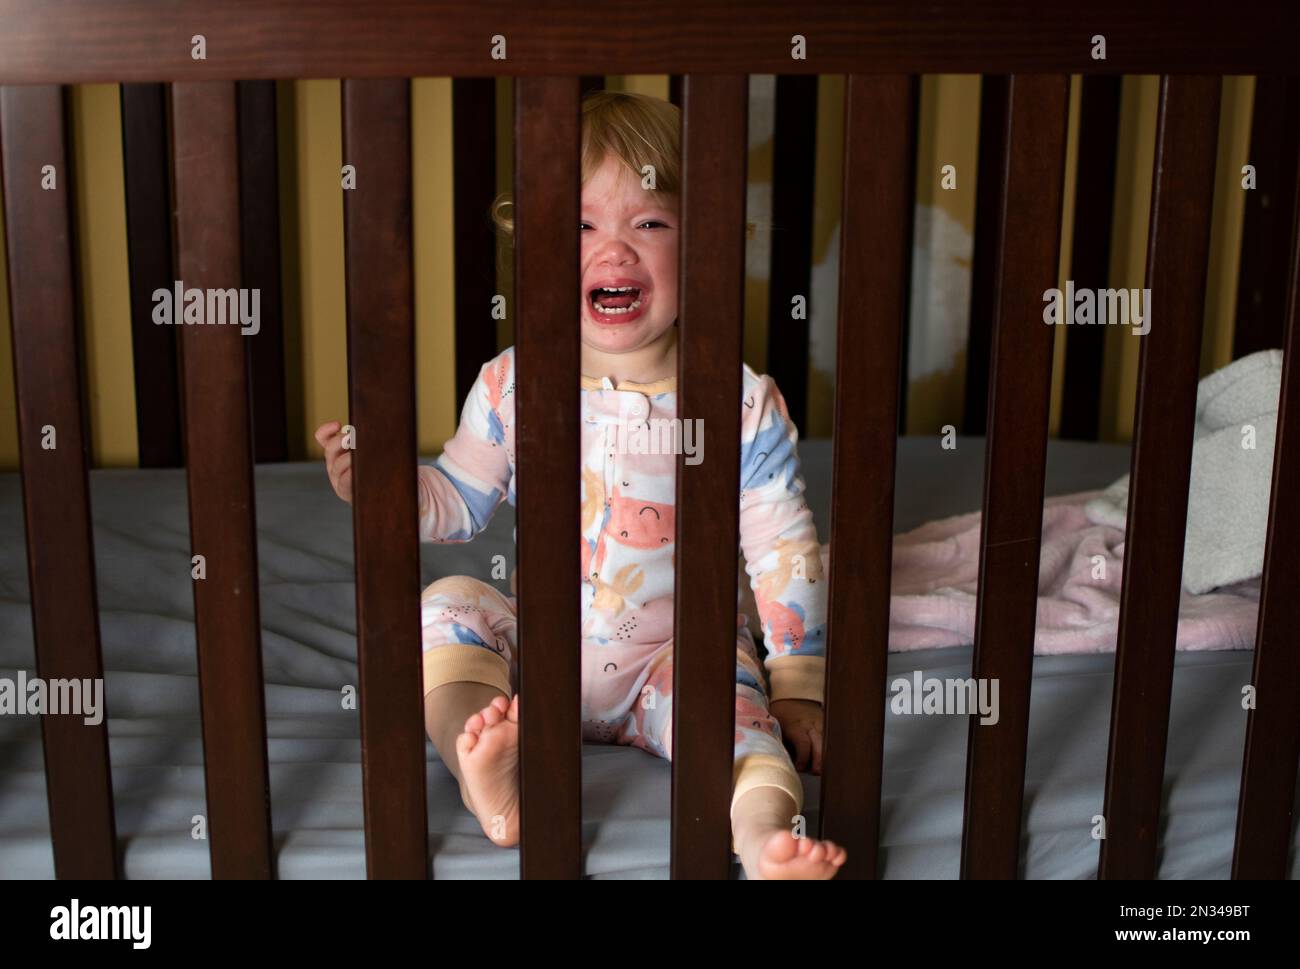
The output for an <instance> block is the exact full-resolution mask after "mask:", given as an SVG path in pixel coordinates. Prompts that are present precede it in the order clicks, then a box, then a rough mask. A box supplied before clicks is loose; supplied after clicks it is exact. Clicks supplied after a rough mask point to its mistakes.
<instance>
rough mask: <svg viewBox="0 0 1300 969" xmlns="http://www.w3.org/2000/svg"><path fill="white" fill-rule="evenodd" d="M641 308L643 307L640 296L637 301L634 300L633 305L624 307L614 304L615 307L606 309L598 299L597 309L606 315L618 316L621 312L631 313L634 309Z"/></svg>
mask: <svg viewBox="0 0 1300 969" xmlns="http://www.w3.org/2000/svg"><path fill="white" fill-rule="evenodd" d="M640 308H641V298H640V297H637V299H636V302H634V303H633V304H632V305H631V306H624V307H617V306H614V307H610V308H609V309H606V308H605V307H604V306H603V305H602V304H601V302H600V301H599V300H596V309H598V310H600V311H601V312H602V313H603V314H605V315H606V316H618V315H619V314H620V313H631V312H632V311H633V310H636V309H640Z"/></svg>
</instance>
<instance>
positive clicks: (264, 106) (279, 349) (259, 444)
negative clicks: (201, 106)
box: [238, 81, 289, 461]
mask: <svg viewBox="0 0 1300 969" xmlns="http://www.w3.org/2000/svg"><path fill="white" fill-rule="evenodd" d="M238 94H239V210H240V211H239V228H240V250H239V251H240V260H241V264H242V272H243V279H244V283H243V284H244V286H246V287H248V288H250V289H256V290H258V291H259V293H260V296H259V305H260V309H261V313H260V329H259V330H258V332H257V334H256V335H250V336H248V337H247V340H248V358H249V367H250V370H249V374H250V379H251V381H252V389H253V404H252V406H253V455H254V460H256V461H287V460H288V459H289V423H288V420H287V418H286V416H285V399H284V394H285V372H284V313H283V309H282V303H281V300H280V172H279V150H278V149H277V147H276V140H277V139H276V118H275V113H276V112H275V82H274V81H240V82H239V85H238Z"/></svg>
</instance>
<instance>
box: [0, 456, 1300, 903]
mask: <svg viewBox="0 0 1300 969" xmlns="http://www.w3.org/2000/svg"><path fill="white" fill-rule="evenodd" d="M983 445H984V442H983V439H982V438H962V439H958V446H957V448H956V450H955V451H943V450H941V449H940V448H939V447H938V445H937V442H936V439H934V438H924V439H922V438H903V439H901V440H900V442H899V469H898V485H897V500H896V511H895V529H896V531H904V530H908V529H911V528H913V527H915V526H917V525H919V524H921V523H922V522H924V521H927V520H929V519H932V518H937V517H942V516H946V515H951V514H958V513H961V512H967V511H972V510H976V509H977V508H978V507H979V502H980V491H981V487H982V482H983V461H984V451H983ZM800 450H801V454H802V457H803V462H804V469H805V476H806V478H807V482H808V498H809V502H810V504H811V505H812V507H813V509H814V512H815V514H816V516H817V522H818V526H819V529H820V531H821V538H822V540H823V541H825V540H827V539H828V538H829V500H830V485H831V481H830V467H831V448H830V442H829V441H825V440H812V441H806V442H804V443H803V444H801V446H800ZM1128 461H1129V449H1128V447H1127V446H1116V445H1100V444H1081V443H1074V442H1057V441H1053V442H1051V443H1050V444H1049V448H1048V471H1047V493H1048V494H1049V495H1052V494H1062V493H1068V492H1072V491H1082V490H1087V489H1094V488H1102V487H1105V486H1106V485H1108V484H1109V483H1110V482H1111V481H1113V480H1114V479H1115V478H1117V477H1118V476H1119V475H1121V474H1123V473H1124V472H1125V471H1126V470H1127V469H1128ZM256 489H257V524H258V562H259V567H260V577H261V617H262V623H263V632H262V642H263V664H264V674H265V681H266V709H267V735H268V745H269V757H270V781H271V801H272V815H273V818H272V822H273V829H274V837H275V853H276V861H277V873H278V876H279V877H281V878H362V877H364V876H365V850H364V838H363V813H362V788H361V762H360V741H359V728H358V720H357V717H356V714H355V712H353V711H345V710H342V709H340V701H339V696H340V689H341V687H342V686H343V685H345V684H355V683H356V682H357V669H356V642H355V598H354V595H355V593H354V586H353V575H352V528H351V516H350V509H349V508H348V506H346V505H344V504H343V503H342V502H340V501H338V499H336V498H335V497H334V495H333V492H332V491H331V490H330V488H329V485H328V483H327V481H326V478H325V473H324V470H323V466H322V465H321V464H320V463H318V462H310V463H302V464H294V463H291V464H280V465H262V466H258V468H257V469H256ZM91 494H92V506H93V514H94V521H95V556H96V565H97V580H98V593H99V607H100V630H101V641H102V646H103V653H104V666H105V670H106V674H105V676H106V706H107V711H108V725H109V744H110V757H111V761H112V770H113V793H114V799H115V805H116V816H117V830H118V836H119V842H120V850H121V854H122V864H123V872H124V874H125V876H126V877H127V878H207V877H209V876H210V873H211V872H210V866H209V855H208V843H207V842H206V841H203V840H196V839H194V838H193V837H191V830H192V826H193V822H192V819H193V818H194V816H195V815H199V814H203V813H204V810H205V807H204V805H205V800H204V776H203V756H202V745H201V741H200V727H199V721H198V718H197V712H198V681H197V678H196V657H195V644H194V629H193V625H192V617H193V598H192V590H191V580H190V577H189V573H190V550H189V536H188V513H187V505H186V493H185V477H184V472H183V471H179V470H170V469H168V470H102V471H94V472H92V473H91ZM513 524H514V515H513V510H512V509H511V508H510V507H509V506H504V507H503V508H501V509H500V511H499V512H498V513H497V515H496V517H495V518H494V519H493V521H492V522H491V523H490V525H489V527H488V528H487V529H486V531H485V532H484V533H483V534H482V535H480V536H479V537H478V538H477V539H475V540H474V541H473V542H472V543H468V544H462V545H423V546H421V569H422V579H423V582H425V583H428V582H432V581H433V580H434V579H436V578H438V577H440V576H443V575H454V574H473V575H479V576H484V575H487V574H489V569H488V564H487V563H489V562H490V561H491V557H492V556H493V555H495V554H498V553H499V554H502V555H505V556H506V559H507V561H513V543H512V539H511V534H512V532H511V529H512V527H513ZM499 584H500V585H501V586H502V587H503V588H504V587H505V583H504V581H503V582H501V583H499ZM33 657H34V652H33V644H32V634H31V614H30V609H29V605H28V584H27V566H26V557H25V542H24V531H23V523H22V509H21V491H20V483H19V479H18V476H17V475H16V474H7V475H0V676H5V677H15V676H16V675H17V670H19V669H26V670H28V671H34V659H33ZM970 662H971V648H970V647H969V646H967V647H952V648H948V649H935V650H924V651H917V652H909V653H897V654H892V655H891V656H890V658H889V670H890V675H891V678H892V677H893V676H895V675H899V676H907V677H910V676H911V675H912V671H913V670H918V669H919V670H922V671H924V675H926V676H935V677H940V678H943V677H949V676H953V677H957V676H963V677H964V676H967V675H969V672H970ZM1250 662H1251V654H1250V653H1249V652H1244V651H1238V652H1209V653H1179V654H1178V655H1177V659H1176V669H1175V675H1174V687H1173V698H1172V716H1171V730H1170V738H1169V750H1168V755H1167V759H1166V792H1167V793H1166V805H1165V811H1166V814H1167V817H1166V819H1165V820H1164V822H1163V825H1162V832H1161V853H1160V860H1159V875H1160V877H1163V878H1226V877H1227V876H1228V874H1229V866H1230V863H1231V856H1232V845H1233V835H1234V825H1235V817H1236V805H1237V788H1238V784H1239V782H1240V771H1241V755H1242V747H1243V743H1244V737H1245V722H1246V715H1245V712H1244V711H1243V710H1242V709H1241V707H1240V702H1239V698H1240V688H1241V685H1242V684H1244V683H1247V682H1249V680H1250V671H1251V667H1250ZM1113 670H1114V657H1113V654H1103V655H1087V656H1040V657H1036V658H1035V661H1034V686H1033V700H1032V704H1031V710H1030V730H1029V756H1028V766H1027V776H1026V789H1025V821H1024V826H1025V836H1024V845H1023V851H1022V861H1023V870H1022V874H1023V875H1024V876H1025V877H1028V878H1086V877H1093V876H1094V875H1095V873H1096V866H1097V857H1098V842H1097V841H1095V840H1093V838H1092V837H1091V831H1092V829H1093V822H1092V818H1093V816H1094V815H1096V814H1100V813H1101V807H1102V795H1103V783H1104V774H1105V765H1106V752H1107V732H1108V729H1109V718H1110V703H1111V691H1112V684H1113ZM967 729H968V728H967V720H966V719H965V718H962V717H951V716H949V717H943V716H923V715H920V716H903V715H894V714H889V715H887V716H886V731H885V771H884V791H883V812H882V819H881V841H882V845H881V872H882V874H883V876H884V877H886V878H952V877H956V876H957V874H958V869H959V852H960V844H961V824H962V810H963V797H964V791H963V784H964V777H965V770H964V763H965V755H966V743H967ZM426 750H427V754H428V816H429V855H430V859H431V870H432V873H433V875H434V876H435V877H443V878H445V877H464V878H514V877H517V876H518V870H519V869H518V865H519V854H518V851H517V849H501V848H497V847H495V846H494V845H492V844H491V843H490V842H488V841H487V839H486V838H485V837H483V835H482V833H481V832H480V831H479V829H478V825H477V823H476V822H475V821H474V819H473V818H472V817H471V816H470V815H469V814H468V812H466V811H465V809H464V807H463V806H462V805H461V803H460V797H459V793H458V791H457V785H456V783H455V781H454V779H453V778H452V777H451V775H450V774H449V773H448V772H447V770H446V769H445V768H444V767H443V765H442V764H441V762H440V761H439V759H438V756H437V753H436V751H435V750H434V748H433V745H432V744H427V745H426ZM582 770H583V819H584V823H583V838H584V846H585V848H584V871H585V872H586V874H587V875H588V876H589V877H593V878H663V877H667V874H668V844H669V838H668V836H669V822H668V817H669V792H670V786H669V778H670V768H669V765H668V764H667V763H666V762H664V761H662V760H659V759H658V758H655V757H653V756H650V755H649V754H646V753H644V752H642V751H640V750H636V749H632V748H626V747H610V746H603V745H596V744H588V745H586V746H585V747H584V750H583V761H582ZM804 784H805V788H806V791H807V803H806V806H805V813H806V814H808V816H809V818H810V821H812V822H813V823H815V819H816V809H817V796H818V778H816V777H814V776H812V775H807V774H806V775H804ZM813 830H815V829H813ZM53 874H54V868H53V857H52V853H51V846H50V837H49V825H48V817H47V805H46V793H45V779H44V768H43V760H42V752H41V743H40V727H39V723H38V721H37V720H36V718H34V717H27V716H5V717H0V877H4V878H51V877H53ZM1291 875H1292V877H1295V875H1296V871H1295V868H1294V867H1293V868H1292V870H1291Z"/></svg>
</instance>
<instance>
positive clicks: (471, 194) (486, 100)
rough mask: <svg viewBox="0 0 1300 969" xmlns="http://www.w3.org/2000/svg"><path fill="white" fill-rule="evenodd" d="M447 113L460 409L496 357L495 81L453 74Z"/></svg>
mask: <svg viewBox="0 0 1300 969" xmlns="http://www.w3.org/2000/svg"><path fill="white" fill-rule="evenodd" d="M451 112H452V114H451V117H452V122H451V124H452V172H453V175H452V177H453V179H454V180H455V192H454V196H455V203H454V206H453V208H454V212H453V217H454V228H453V231H454V232H455V235H456V239H455V246H456V248H455V260H456V287H455V288H456V294H455V299H456V406H457V409H458V410H459V408H460V406H461V404H462V403H463V402H464V401H465V399H466V398H468V397H469V392H470V389H471V388H472V387H473V386H474V381H475V380H476V379H477V378H478V372H479V370H481V369H482V367H483V364H484V362H485V361H488V360H491V359H492V358H493V357H495V356H496V355H497V326H496V320H494V319H493V318H492V297H493V296H494V295H495V294H496V292H497V273H496V253H497V237H496V232H495V230H494V227H493V225H492V219H491V217H490V215H489V213H488V209H489V207H490V206H491V205H492V200H493V198H494V196H495V195H496V184H497V178H496V164H495V159H496V157H497V134H496V114H497V109H496V81H495V79H493V78H490V77H457V78H453V79H452V82H451Z"/></svg>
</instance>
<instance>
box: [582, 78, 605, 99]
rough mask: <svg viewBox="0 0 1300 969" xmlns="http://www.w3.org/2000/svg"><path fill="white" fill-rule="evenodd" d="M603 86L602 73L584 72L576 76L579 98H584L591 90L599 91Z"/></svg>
mask: <svg viewBox="0 0 1300 969" xmlns="http://www.w3.org/2000/svg"><path fill="white" fill-rule="evenodd" d="M604 87H605V75H604V74H584V75H583V76H582V77H580V78H578V97H579V100H581V99H582V98H585V97H586V96H587V95H588V94H591V93H592V92H593V91H600V90H602V89H604Z"/></svg>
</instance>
